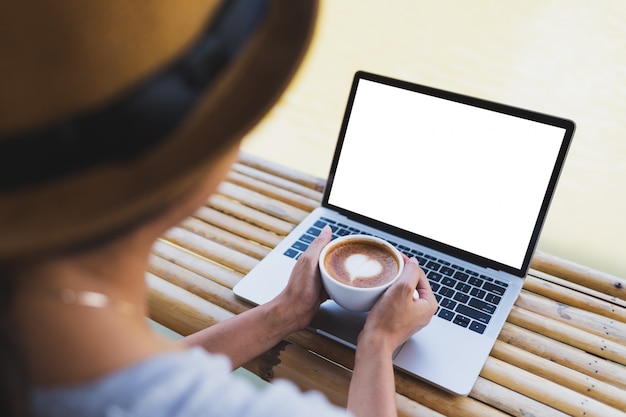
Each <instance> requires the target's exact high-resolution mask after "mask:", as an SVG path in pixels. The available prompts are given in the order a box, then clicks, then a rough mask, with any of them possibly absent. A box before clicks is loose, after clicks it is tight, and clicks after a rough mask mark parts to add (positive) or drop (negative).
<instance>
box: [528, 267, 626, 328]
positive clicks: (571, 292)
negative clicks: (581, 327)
mask: <svg viewBox="0 0 626 417" xmlns="http://www.w3.org/2000/svg"><path fill="white" fill-rule="evenodd" d="M535 273H537V272H535ZM558 281H559V282H556V280H555V278H554V277H549V276H547V275H546V274H544V273H538V274H537V276H531V275H528V276H527V277H526V279H525V280H524V289H526V290H528V291H530V292H533V293H536V294H539V295H543V296H544V297H547V298H549V299H551V300H554V301H557V302H559V303H563V304H567V305H569V306H572V307H578V308H580V309H582V310H585V311H589V312H592V313H596V314H600V315H602V316H605V317H608V318H611V319H615V320H619V321H621V322H623V323H626V309H624V308H619V307H620V306H621V307H626V303H624V305H621V303H620V301H621V300H619V299H616V298H615V297H604V294H597V293H596V294H594V295H591V294H589V291H584V290H581V289H573V288H570V287H566V286H564V285H562V280H558Z"/></svg>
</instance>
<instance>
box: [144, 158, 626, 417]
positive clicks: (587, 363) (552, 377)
mask: <svg viewBox="0 0 626 417" xmlns="http://www.w3.org/2000/svg"><path fill="white" fill-rule="evenodd" d="M324 184H325V181H324V180H323V179H320V178H316V177H312V176H309V175H306V174H303V173H301V172H298V171H295V170H292V169H288V168H285V167H283V166H279V165H276V164H274V163H271V162H268V161H266V160H262V159H259V158H257V157H253V156H251V155H248V154H244V153H242V154H241V155H240V157H239V161H238V162H237V163H236V164H235V165H234V166H233V168H232V170H231V171H230V173H229V175H228V178H227V180H226V181H225V182H224V183H223V184H222V185H221V186H220V188H219V190H218V193H217V194H216V195H214V196H212V197H211V198H210V199H209V200H208V202H207V204H206V206H204V207H202V208H201V209H200V210H199V211H198V212H197V213H196V214H195V215H194V216H192V217H190V218H188V219H186V220H185V221H183V222H182V223H181V224H180V225H179V226H178V227H175V228H173V229H171V230H170V231H168V232H167V233H166V234H165V235H164V236H163V238H162V239H161V240H160V241H159V242H157V243H156V244H155V245H154V248H153V254H152V257H151V262H150V267H149V271H148V272H147V274H146V279H147V282H148V285H149V288H150V291H149V305H150V316H151V318H152V319H153V320H155V321H156V322H158V323H161V324H163V325H164V326H166V327H168V328H170V329H172V330H174V331H176V332H178V333H180V334H182V335H186V334H189V333H191V332H194V331H197V330H200V329H202V328H204V327H206V326H210V325H212V324H214V323H217V322H220V321H222V320H226V319H228V318H229V317H232V316H233V315H235V314H238V313H241V312H243V311H245V310H247V309H249V308H251V305H249V304H247V303H245V302H243V301H241V300H239V299H238V298H236V297H235V296H234V294H233V292H232V287H233V286H234V285H235V283H236V282H237V281H238V280H239V279H241V277H242V276H244V275H245V274H246V273H247V272H248V271H250V269H252V268H253V267H254V265H255V264H256V263H257V262H258V261H259V260H260V259H261V258H263V257H264V256H265V255H266V254H267V253H268V252H269V251H270V250H271V248H273V247H274V246H275V245H276V244H277V243H278V242H279V241H280V240H281V239H282V238H283V237H284V236H285V235H286V234H287V233H288V232H289V231H290V230H291V229H292V228H293V227H294V225H295V224H296V223H297V222H298V221H299V220H300V219H302V218H303V217H304V216H305V215H306V214H307V213H308V212H309V211H311V210H312V209H313V208H315V207H316V206H318V205H319V202H320V201H321V197H322V190H323V187H324ZM353 364H354V351H353V350H352V349H350V348H347V347H345V346H343V345H341V344H339V343H336V342H333V341H331V340H329V339H326V338H324V337H322V336H319V335H317V334H315V333H313V332H310V331H301V332H298V333H295V334H293V335H291V336H290V337H289V338H288V339H286V340H284V341H283V342H281V343H280V344H279V345H277V346H275V347H274V348H273V349H271V350H270V351H268V352H267V353H265V354H264V355H262V356H261V357H259V358H256V359H255V360H253V361H251V362H250V363H248V364H246V365H245V368H246V369H248V370H249V371H252V372H253V373H255V374H257V375H259V376H260V377H261V378H263V379H265V380H267V381H272V380H273V379H275V378H287V379H290V380H292V381H293V382H295V383H296V384H297V385H299V386H300V388H301V389H303V390H309V389H316V390H320V391H322V392H324V393H325V394H326V395H327V396H328V398H329V399H330V400H331V401H333V402H334V403H337V404H340V405H345V403H346V396H347V391H348V384H349V381H350V375H351V371H350V370H351V369H352V367H353ZM396 391H397V396H396V398H397V403H398V410H399V415H403V416H404V415H411V416H476V417H489V416H508V415H511V416H520V417H521V416H524V417H527V416H542V417H543V416H568V415H569V416H586V417H590V416H600V417H609V416H622V417H624V416H626V280H625V279H622V278H617V277H614V276H610V275H607V274H604V273H601V272H598V271H595V270H591V269H589V268H586V267H584V266H581V265H578V264H574V263H571V262H568V261H564V260H562V259H559V258H556V257H554V256H551V255H548V254H545V253H537V254H536V255H535V257H534V259H533V262H532V265H531V270H530V272H529V274H528V276H527V278H526V280H525V284H524V289H523V291H522V293H521V295H520V296H519V298H518V300H517V302H516V304H515V307H514V308H513V311H512V312H511V314H510V316H509V318H508V321H507V323H506V324H505V325H504V328H503V330H502V333H501V334H500V337H499V339H498V341H497V342H496V344H495V346H494V348H493V350H492V352H491V355H490V357H489V358H488V360H487V362H486V364H485V366H484V368H483V369H482V372H481V374H480V377H479V378H478V381H477V382H476V385H475V386H474V388H473V390H472V392H471V393H470V395H469V396H468V397H455V396H452V395H449V394H447V393H445V392H443V391H441V390H439V389H437V388H435V387H433V386H430V385H428V384H426V383H424V382H421V381H419V380H417V379H415V378H413V377H411V376H409V375H407V374H404V373H402V372H400V371H396Z"/></svg>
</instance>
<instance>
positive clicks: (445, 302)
mask: <svg viewBox="0 0 626 417" xmlns="http://www.w3.org/2000/svg"><path fill="white" fill-rule="evenodd" d="M439 306H440V307H441V308H447V309H450V310H454V307H456V301H452V300H450V299H449V298H442V299H441V301H440V302H439Z"/></svg>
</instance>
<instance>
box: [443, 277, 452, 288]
mask: <svg viewBox="0 0 626 417" xmlns="http://www.w3.org/2000/svg"><path fill="white" fill-rule="evenodd" d="M441 283H442V284H443V285H447V286H448V287H454V284H456V281H455V280H453V279H452V278H448V277H443V279H442V280H441Z"/></svg>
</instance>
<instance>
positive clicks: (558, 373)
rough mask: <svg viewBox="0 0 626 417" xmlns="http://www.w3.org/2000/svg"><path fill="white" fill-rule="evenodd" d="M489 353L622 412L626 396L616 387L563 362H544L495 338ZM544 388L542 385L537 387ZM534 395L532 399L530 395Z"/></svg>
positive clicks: (625, 403)
mask: <svg viewBox="0 0 626 417" xmlns="http://www.w3.org/2000/svg"><path fill="white" fill-rule="evenodd" d="M491 356H493V357H494V358H497V359H499V360H501V361H503V362H506V363H508V364H510V365H514V366H516V367H518V368H520V369H524V370H526V371H528V372H531V373H532V374H534V375H537V376H540V377H543V378H546V379H548V380H550V381H554V382H557V383H559V384H560V385H562V386H564V387H567V388H570V389H572V390H574V391H576V392H578V393H580V394H583V395H586V396H588V397H590V398H595V399H596V400H598V401H600V402H603V403H605V404H607V405H609V406H611V407H614V408H617V409H618V410H621V411H626V396H624V395H623V394H624V392H623V390H621V389H619V388H618V387H616V386H614V385H611V384H608V383H606V382H603V381H600V380H599V379H596V378H592V377H589V376H586V375H584V374H582V373H580V372H577V371H574V370H572V369H569V368H567V367H565V366H563V365H559V364H557V363H554V362H550V361H546V360H545V359H543V358H541V357H540V356H536V355H533V354H532V353H529V352H527V351H525V350H523V349H520V348H518V347H515V346H512V345H507V344H506V343H504V342H502V341H500V340H498V341H496V344H495V345H494V348H493V350H492V351H491ZM536 388H537V389H539V390H543V388H544V387H543V385H542V386H537V387H536ZM533 398H535V397H534V396H533Z"/></svg>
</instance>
